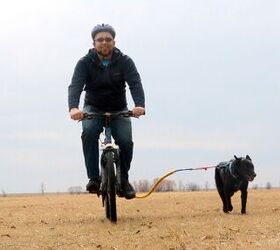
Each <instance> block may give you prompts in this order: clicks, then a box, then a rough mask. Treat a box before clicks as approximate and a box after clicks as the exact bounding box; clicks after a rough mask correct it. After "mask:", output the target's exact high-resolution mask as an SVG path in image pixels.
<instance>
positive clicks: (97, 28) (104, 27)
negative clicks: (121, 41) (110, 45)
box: [91, 23, 116, 40]
mask: <svg viewBox="0 0 280 250" xmlns="http://www.w3.org/2000/svg"><path fill="white" fill-rule="evenodd" d="M99 32H109V33H111V35H112V37H113V38H114V39H115V36H116V32H115V30H114V28H113V27H112V26H111V25H109V24H104V23H102V24H97V25H96V26H95V27H94V28H93V29H92V31H91V37H92V39H93V40H94V37H95V36H96V34H97V33H99Z"/></svg>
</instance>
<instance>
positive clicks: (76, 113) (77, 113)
mask: <svg viewBox="0 0 280 250" xmlns="http://www.w3.org/2000/svg"><path fill="white" fill-rule="evenodd" d="M70 117H71V119H73V120H75V121H76V120H82V119H83V117H84V114H83V112H82V111H81V110H79V109H78V108H72V109H71V110H70Z"/></svg>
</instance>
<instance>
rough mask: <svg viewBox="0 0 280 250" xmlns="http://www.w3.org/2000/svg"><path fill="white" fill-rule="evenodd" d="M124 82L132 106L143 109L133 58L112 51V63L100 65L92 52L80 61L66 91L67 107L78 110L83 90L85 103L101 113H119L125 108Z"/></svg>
mask: <svg viewBox="0 0 280 250" xmlns="http://www.w3.org/2000/svg"><path fill="white" fill-rule="evenodd" d="M126 83H127V84H128V86H129V89H130V92H131V95H132V98H133V101H134V104H135V106H140V107H145V97H144V91H143V87H142V83H141V79H140V75H139V73H138V71H137V69H136V67H135V64H134V62H133V61H132V59H131V58H130V57H128V56H126V55H124V54H123V53H122V52H121V51H120V50H119V49H117V48H114V51H113V54H112V58H111V61H110V63H109V65H108V66H107V67H105V66H103V65H102V63H101V62H100V60H99V57H98V55H97V53H96V51H95V49H91V50H90V51H89V53H88V54H87V55H86V56H84V57H83V58H81V59H80V60H79V61H78V63H77V65H76V67H75V70H74V74H73V77H72V82H71V84H70V86H69V88H68V105H69V110H70V109H71V108H78V107H79V101H80V96H81V92H82V91H83V90H85V91H86V94H85V103H87V104H90V105H92V106H94V107H95V108H97V109H99V110H103V111H120V110H123V109H124V108H126V107H127V101H126V91H125V87H126Z"/></svg>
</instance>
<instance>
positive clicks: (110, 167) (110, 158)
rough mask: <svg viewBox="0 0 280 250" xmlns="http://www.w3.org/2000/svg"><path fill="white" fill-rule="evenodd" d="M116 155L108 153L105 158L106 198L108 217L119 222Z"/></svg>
mask: <svg viewBox="0 0 280 250" xmlns="http://www.w3.org/2000/svg"><path fill="white" fill-rule="evenodd" d="M113 154H114V153H113V152H110V151H109V152H107V153H106V156H105V162H106V164H105V168H106V172H107V191H106V196H105V212H106V217H107V218H108V219H109V220H110V221H112V222H116V221H117V206H116V174H115V164H114V155H113Z"/></svg>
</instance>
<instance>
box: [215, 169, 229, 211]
mask: <svg viewBox="0 0 280 250" xmlns="http://www.w3.org/2000/svg"><path fill="white" fill-rule="evenodd" d="M215 181H216V187H217V190H218V193H219V195H220V197H221V199H222V202H223V211H224V212H225V213H227V212H228V210H227V206H226V197H225V192H224V185H223V182H222V179H221V176H220V173H219V170H218V169H217V168H216V170H215Z"/></svg>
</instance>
